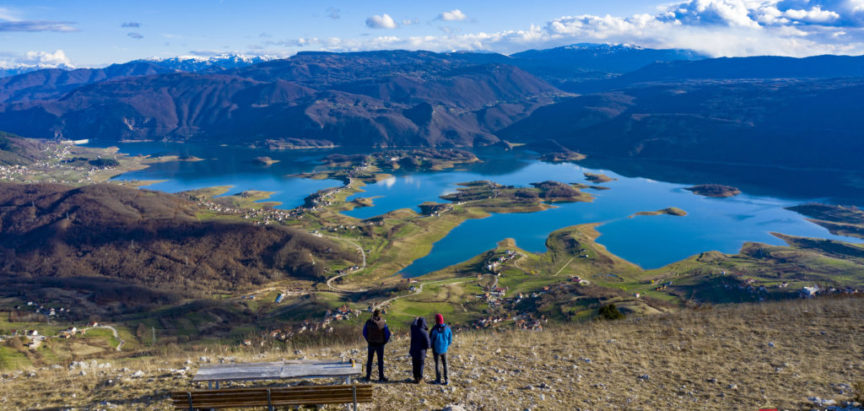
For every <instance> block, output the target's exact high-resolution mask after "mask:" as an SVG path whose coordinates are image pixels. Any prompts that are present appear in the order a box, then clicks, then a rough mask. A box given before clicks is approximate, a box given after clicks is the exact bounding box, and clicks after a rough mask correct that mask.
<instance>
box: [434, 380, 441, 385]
mask: <svg viewBox="0 0 864 411" xmlns="http://www.w3.org/2000/svg"><path fill="white" fill-rule="evenodd" d="M432 384H441V380H435V382H433V383H432Z"/></svg>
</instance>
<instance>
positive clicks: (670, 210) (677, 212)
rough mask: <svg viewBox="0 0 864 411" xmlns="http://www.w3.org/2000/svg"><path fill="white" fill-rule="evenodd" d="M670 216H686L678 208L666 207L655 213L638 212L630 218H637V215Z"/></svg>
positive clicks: (685, 213) (684, 212)
mask: <svg viewBox="0 0 864 411" xmlns="http://www.w3.org/2000/svg"><path fill="white" fill-rule="evenodd" d="M664 214H665V215H671V216H676V217H684V216H686V215H687V212H686V211H684V210H682V209H680V208H678V207H668V208H664V209H662V210H656V211H640V212H638V213H635V214H633V215H631V216H630V218H633V217H636V216H639V215H664Z"/></svg>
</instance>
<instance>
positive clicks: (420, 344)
mask: <svg viewBox="0 0 864 411" xmlns="http://www.w3.org/2000/svg"><path fill="white" fill-rule="evenodd" d="M428 330H429V326H427V325H426V319H425V318H423V317H417V318H415V319H414V322H412V323H411V348H410V349H409V350H408V354H410V355H411V366H412V369H413V371H414V384H420V382H421V381H423V365H424V364H423V363H424V362H425V361H426V350H428V349H429V347H430V346H432V341H430V340H429V332H428Z"/></svg>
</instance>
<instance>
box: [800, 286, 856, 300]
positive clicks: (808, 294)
mask: <svg viewBox="0 0 864 411" xmlns="http://www.w3.org/2000/svg"><path fill="white" fill-rule="evenodd" d="M859 294H864V290H859V289H857V288H853V287H843V288H837V287H828V288H819V286H818V285H814V286H812V287H803V288H801V292H800V295H801V297H802V298H813V297H816V296H817V295H835V296H841V295H859Z"/></svg>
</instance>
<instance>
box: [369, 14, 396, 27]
mask: <svg viewBox="0 0 864 411" xmlns="http://www.w3.org/2000/svg"><path fill="white" fill-rule="evenodd" d="M366 27H369V28H372V29H395V28H396V21H395V20H393V17H390V15H389V14H382V15H380V16H379V15H374V16H372V17H369V18H367V19H366Z"/></svg>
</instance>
